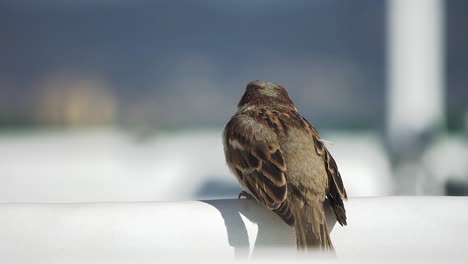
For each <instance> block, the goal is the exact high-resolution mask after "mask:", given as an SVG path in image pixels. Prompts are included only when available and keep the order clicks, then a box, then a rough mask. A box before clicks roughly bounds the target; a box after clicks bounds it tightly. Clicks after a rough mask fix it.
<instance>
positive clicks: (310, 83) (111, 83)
mask: <svg viewBox="0 0 468 264" xmlns="http://www.w3.org/2000/svg"><path fill="white" fill-rule="evenodd" d="M0 17H1V19H0V26H1V28H2V33H1V35H2V36H1V39H2V41H1V42H0V57H1V58H2V59H1V60H0V87H1V92H0V113H1V116H0V125H1V126H3V127H4V126H10V125H18V124H30V123H34V124H40V125H63V124H66V125H69V124H70V123H71V124H75V123H78V124H81V123H85V124H87V123H90V124H96V123H98V124H99V123H100V122H104V123H106V122H114V121H116V122H117V123H119V124H127V125H131V126H149V127H156V128H161V127H162V128H165V127H192V126H196V127H200V126H219V125H220V124H222V123H224V122H225V121H226V119H227V118H228V117H229V116H230V115H231V114H232V113H233V112H234V109H235V105H236V103H237V102H238V100H239V99H240V97H241V95H242V93H243V90H244V87H245V85H246V83H248V82H249V81H251V80H255V79H267V80H272V81H277V82H280V83H282V84H283V85H285V86H286V87H287V88H289V92H290V95H291V97H292V98H293V100H294V101H295V102H296V104H297V106H298V108H299V109H300V110H301V112H302V113H303V114H304V115H305V116H307V117H308V118H310V119H312V120H314V121H315V123H318V125H319V126H321V127H358V128H377V127H379V126H380V125H381V122H380V119H382V117H383V111H384V89H385V82H384V81H385V76H384V74H385V58H384V57H385V50H384V49H385V45H384V42H385V2H384V1H373V0H360V1H353V2H343V1H324V0H316V1H293V2H284V1H214V0H209V1H189V0H181V1H66V2H62V1H54V0H48V1H40V2H36V1H9V0H2V1H0ZM363 99H365V103H364V104H363V103H362V100H363Z"/></svg>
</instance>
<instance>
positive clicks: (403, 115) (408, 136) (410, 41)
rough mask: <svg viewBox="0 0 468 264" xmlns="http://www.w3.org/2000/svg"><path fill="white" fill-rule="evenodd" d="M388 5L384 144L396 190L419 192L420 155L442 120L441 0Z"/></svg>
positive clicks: (402, 0) (397, 1) (392, 1)
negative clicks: (391, 163)
mask: <svg viewBox="0 0 468 264" xmlns="http://www.w3.org/2000/svg"><path fill="white" fill-rule="evenodd" d="M387 4H388V5H387V12H388V13H387V19H388V21H387V25H388V28H387V34H388V42H387V43H388V48H387V50H388V53H387V61H388V67H387V69H388V73H387V76H388V87H387V96H386V98H387V116H386V130H387V131H386V133H387V144H388V147H389V150H390V153H391V156H392V157H393V161H394V165H395V169H396V171H395V172H396V188H397V190H396V192H397V193H400V194H415V193H418V192H419V193H421V192H424V191H423V190H419V191H418V188H420V187H421V181H425V180H424V179H422V178H424V176H421V177H422V178H421V177H419V178H418V177H417V176H416V175H424V173H421V171H418V169H420V168H418V166H420V164H419V165H418V161H419V158H420V156H421V154H422V152H423V151H424V149H425V147H426V146H427V144H428V143H429V141H430V140H431V139H432V138H433V136H434V134H435V132H436V131H437V130H438V128H441V127H442V126H443V123H444V40H445V38H444V2H443V0H387ZM408 166H409V167H408ZM403 167H404V169H403V170H401V168H403ZM411 167H414V168H411ZM398 174H400V175H398ZM402 174H403V175H402Z"/></svg>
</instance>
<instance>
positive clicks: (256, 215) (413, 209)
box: [0, 197, 468, 263]
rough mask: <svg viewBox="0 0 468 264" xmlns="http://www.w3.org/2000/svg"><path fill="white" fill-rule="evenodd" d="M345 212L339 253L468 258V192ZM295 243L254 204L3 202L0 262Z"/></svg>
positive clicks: (262, 248)
mask: <svg viewBox="0 0 468 264" xmlns="http://www.w3.org/2000/svg"><path fill="white" fill-rule="evenodd" d="M346 209H347V212H348V226H346V227H341V226H340V225H338V224H335V219H334V217H333V216H332V214H330V213H329V214H328V219H329V221H328V224H329V229H330V233H331V238H332V241H333V243H334V245H335V249H336V255H337V256H338V257H339V258H344V259H350V258H351V259H353V258H354V259H357V258H362V257H366V256H367V257H377V256H379V255H382V254H383V255H387V256H391V257H395V256H397V255H399V256H407V255H408V254H409V255H414V256H419V257H421V256H423V257H425V258H426V257H427V258H434V257H440V258H446V257H450V258H452V259H467V256H468V228H467V226H466V225H467V224H468V198H466V197H458V198H456V197H375V198H351V199H350V201H349V202H347V203H346ZM294 246H295V238H294V230H293V228H290V227H289V226H287V225H286V224H284V223H283V222H282V220H281V219H280V218H279V217H277V216H276V214H274V213H272V212H270V211H267V210H265V209H263V208H262V207H261V206H259V205H258V204H257V203H256V202H255V201H251V200H238V199H232V200H211V201H185V202H137V203H134V202H133V203H73V204H35V203H4V204H0V262H1V263H12V262H15V263H18V262H22V261H23V262H29V263H31V262H32V261H34V263H38V262H48V263H51V262H62V263H70V262H81V261H88V262H89V261H91V262H100V263H105V262H111V261H113V262H114V263H115V262H126V261H128V262H131V263H142V262H148V261H149V260H154V258H173V257H183V256H185V257H190V256H201V257H204V258H209V257H214V256H218V257H222V258H225V259H227V260H229V259H238V258H245V257H255V256H258V255H260V254H261V253H264V252H266V251H268V249H274V250H275V252H277V254H278V255H284V254H288V252H289V253H290V254H294V252H295V251H294ZM270 252H271V251H270ZM270 256H272V255H271V253H270Z"/></svg>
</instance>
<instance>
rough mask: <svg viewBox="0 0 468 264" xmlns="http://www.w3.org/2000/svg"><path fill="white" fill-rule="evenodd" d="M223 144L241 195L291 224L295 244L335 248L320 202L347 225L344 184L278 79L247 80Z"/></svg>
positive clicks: (330, 157) (301, 247) (310, 249)
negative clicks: (276, 80) (240, 189)
mask: <svg viewBox="0 0 468 264" xmlns="http://www.w3.org/2000/svg"><path fill="white" fill-rule="evenodd" d="M223 144H224V153H225V157H226V162H227V164H228V167H229V168H230V170H231V171H232V173H233V174H234V175H235V176H236V178H237V180H238V181H239V183H240V185H241V186H242V188H243V189H244V191H243V192H242V193H241V194H240V195H242V194H247V195H246V196H251V197H253V198H254V199H255V200H257V202H259V203H260V204H261V205H263V207H265V208H266V209H268V210H272V211H274V212H275V213H276V214H278V215H279V216H280V217H281V218H282V219H283V220H284V222H285V223H286V224H288V225H290V226H292V227H294V229H295V233H296V245H297V249H298V250H301V251H312V250H322V251H333V250H334V249H333V244H332V241H331V240H330V236H329V234H328V228H327V222H326V218H325V206H330V207H331V209H332V210H333V212H334V214H335V216H336V219H337V221H338V223H340V224H341V225H342V226H344V225H346V211H345V208H344V204H343V200H346V199H347V194H346V190H345V188H344V186H343V181H342V179H341V175H340V172H339V171H338V168H337V165H336V163H335V160H334V159H333V157H332V156H331V154H330V152H329V151H328V150H327V148H326V147H325V145H324V141H323V140H322V139H321V138H320V136H319V134H318V132H317V130H315V128H314V127H313V126H312V125H311V124H310V123H309V122H308V121H307V120H306V119H305V118H304V117H302V116H301V115H300V114H299V113H298V111H297V108H296V107H295V106H294V104H293V102H292V101H291V99H290V98H289V95H288V93H287V91H286V89H285V88H284V87H283V86H282V85H280V84H278V83H274V82H270V81H253V82H250V83H249V84H248V85H247V88H246V90H245V93H244V95H243V96H242V99H241V100H240V102H239V104H238V106H237V112H236V113H235V114H234V116H233V117H232V118H231V120H230V121H229V122H228V123H227V124H226V126H225V128H224V131H223ZM326 200H328V201H327V202H326V203H325V201H326Z"/></svg>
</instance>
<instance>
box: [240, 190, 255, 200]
mask: <svg viewBox="0 0 468 264" xmlns="http://www.w3.org/2000/svg"><path fill="white" fill-rule="evenodd" d="M242 197H245V198H247V199H255V198H254V197H253V195H251V194H250V193H248V192H246V191H242V192H240V193H239V197H238V199H240V198H242Z"/></svg>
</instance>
